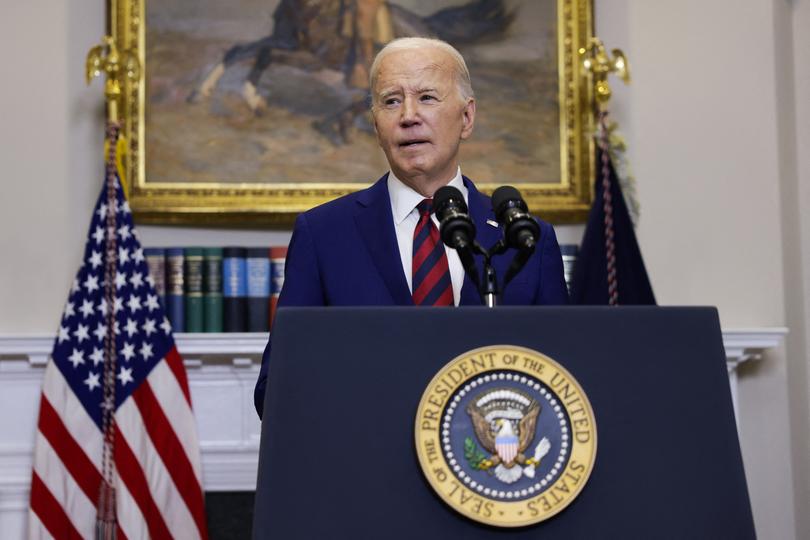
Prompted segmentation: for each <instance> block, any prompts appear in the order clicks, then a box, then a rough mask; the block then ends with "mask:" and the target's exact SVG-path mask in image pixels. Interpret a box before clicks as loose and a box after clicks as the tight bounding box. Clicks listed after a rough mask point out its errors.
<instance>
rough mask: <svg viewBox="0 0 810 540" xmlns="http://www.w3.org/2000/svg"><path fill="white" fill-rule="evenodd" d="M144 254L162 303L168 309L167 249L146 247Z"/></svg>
mask: <svg viewBox="0 0 810 540" xmlns="http://www.w3.org/2000/svg"><path fill="white" fill-rule="evenodd" d="M143 255H144V257H145V258H146V264H147V266H148V267H149V275H150V276H151V278H152V282H153V284H154V286H155V291H156V292H157V295H158V300H160V305H161V306H163V309H164V310H165V309H166V250H165V249H163V248H144V250H143Z"/></svg>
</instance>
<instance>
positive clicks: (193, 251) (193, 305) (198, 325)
mask: <svg viewBox="0 0 810 540" xmlns="http://www.w3.org/2000/svg"><path fill="white" fill-rule="evenodd" d="M183 254H184V255H185V272H184V278H185V279H184V280H183V282H184V285H185V296H186V299H185V300H186V302H185V303H186V332H202V331H203V250H202V248H193V247H192V248H185V250H184V253H183Z"/></svg>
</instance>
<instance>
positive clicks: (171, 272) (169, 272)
mask: <svg viewBox="0 0 810 540" xmlns="http://www.w3.org/2000/svg"><path fill="white" fill-rule="evenodd" d="M183 259H184V257H183V248H168V249H167V250H166V315H167V317H169V323H170V324H171V325H172V329H173V330H174V331H175V332H185V331H186V330H185V328H186V326H185V302H184V297H183V292H184V287H183Z"/></svg>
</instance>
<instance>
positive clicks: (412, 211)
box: [388, 168, 467, 305]
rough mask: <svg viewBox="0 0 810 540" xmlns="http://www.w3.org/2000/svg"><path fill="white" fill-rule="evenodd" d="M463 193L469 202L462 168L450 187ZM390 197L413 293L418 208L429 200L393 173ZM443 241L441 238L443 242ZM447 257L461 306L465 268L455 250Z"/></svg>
mask: <svg viewBox="0 0 810 540" xmlns="http://www.w3.org/2000/svg"><path fill="white" fill-rule="evenodd" d="M447 185H448V186H453V187H454V188H456V189H458V190H459V191H461V194H462V195H464V201H465V202H467V188H466V187H465V186H464V181H463V180H462V178H461V168H458V169H457V170H456V175H455V176H454V177H453V179H452V180H450V182H449V183H448V184H447ZM388 195H389V197H390V198H391V214H392V215H393V216H394V230H395V231H396V233H397V244H399V256H400V258H401V259H402V270H403V272H405V280H406V281H407V282H408V289H409V290H410V291H411V294H413V276H412V275H411V274H412V272H413V267H412V266H413V231H414V230H416V225H417V223H419V210H417V209H416V205H418V204H419V203H420V202H422V201H423V200H424V199H425V197H424V196H423V195H420V194H419V193H417V192H416V191H414V190H413V188H411V187H409V186H407V185H405V184H404V183H403V182H402V180H400V179H399V178H397V177H396V176H394V173H393V172H389V173H388ZM430 217H431V219H432V220H433V223H434V225H436V229H437V230H438V228H439V220H438V219H436V214H432V215H431V216H430ZM439 241H440V242H441V239H440V240H439ZM444 252H445V253H446V254H447V264H448V266H449V267H450V282H451V284H452V286H453V303H454V304H455V305H458V303H459V300H460V299H461V287H462V285H464V267H463V266H462V265H461V259H459V257H458V253H457V252H456V250H455V249H451V248H449V247H447V246H444Z"/></svg>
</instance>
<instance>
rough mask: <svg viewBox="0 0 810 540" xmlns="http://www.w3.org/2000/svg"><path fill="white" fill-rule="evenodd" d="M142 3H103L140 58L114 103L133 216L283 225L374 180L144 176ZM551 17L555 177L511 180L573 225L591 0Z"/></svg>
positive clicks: (583, 193)
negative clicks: (556, 143) (556, 128)
mask: <svg viewBox="0 0 810 540" xmlns="http://www.w3.org/2000/svg"><path fill="white" fill-rule="evenodd" d="M396 1H397V0H393V2H396ZM388 3H389V4H390V3H392V2H388ZM147 8H148V6H146V0H110V5H109V24H110V30H111V33H112V35H113V38H114V39H115V42H116V44H117V46H118V48H119V50H126V49H129V50H132V51H135V52H136V54H137V57H138V59H139V61H140V64H141V69H140V75H139V77H138V78H137V79H135V80H133V81H126V82H125V84H124V87H123V92H122V95H123V99H122V103H121V108H120V121H121V125H122V135H123V136H124V137H125V140H126V141H127V148H128V150H127V153H126V155H125V156H124V169H125V174H126V186H127V191H128V197H129V201H130V205H131V207H132V209H133V212H134V214H135V217H136V219H137V220H138V221H139V222H141V223H159V224H191V225H208V224H215V225H229V226H242V225H245V226H264V227H284V226H289V225H290V224H291V223H292V221H293V219H294V218H295V216H296V215H297V214H298V213H300V212H303V211H306V210H307V209H309V208H312V207H313V206H316V205H318V204H321V203H324V202H327V201H329V200H331V199H334V198H336V197H339V196H341V195H345V194H347V193H350V192H352V191H356V190H358V189H362V188H363V187H365V186H367V185H368V181H373V180H374V179H376V177H375V178H374V179H371V178H362V179H358V181H357V182H328V181H320V180H318V179H314V180H313V181H306V182H284V181H279V182H273V181H269V182H267V181H255V179H253V180H254V181H245V182H240V181H229V182H220V181H206V182H197V181H183V180H182V179H180V178H172V179H169V180H166V179H162V180H161V181H154V180H153V179H150V178H148V177H147V159H148V158H149V155H148V152H147V148H146V141H147V137H146V135H147V132H148V130H149V129H150V126H149V125H147V123H148V121H147V114H146V113H147V110H146V107H148V106H149V105H148V103H149V100H148V99H147V81H146V77H147V76H148V72H149V62H150V58H148V57H147V47H146V35H147V32H146V30H147V29H146V21H147V17H146V13H145V9H147ZM556 18H557V21H556V24H557V29H556V41H557V55H556V56H557V58H556V60H557V62H556V64H557V76H558V81H559V85H558V86H559V88H558V89H557V92H556V98H557V100H558V101H557V102H558V104H559V152H560V153H559V177H558V178H551V179H545V181H523V182H521V183H518V184H515V185H516V187H518V188H519V189H520V190H521V192H522V193H523V195H524V198H525V199H526V201H527V203H528V204H529V207H530V209H531V210H532V212H533V213H535V214H536V215H538V216H541V217H542V218H543V219H546V220H547V221H551V222H554V223H577V222H582V221H584V219H585V217H586V215H587V212H588V210H589V208H590V205H591V201H592V198H593V196H592V186H591V184H592V178H593V170H594V164H593V159H594V158H593V156H594V145H593V138H592V132H593V110H594V106H593V92H592V90H591V86H590V84H589V79H588V75H587V73H585V72H584V70H583V69H582V68H581V65H580V61H579V55H578V50H579V49H580V48H581V47H586V46H587V45H588V43H589V40H590V38H591V37H592V36H593V22H592V3H591V0H556ZM473 80H474V82H475V73H473ZM552 91H553V90H552ZM201 152H205V149H201ZM462 166H464V163H463V162H462ZM383 172H385V171H384V170H380V171H379V173H380V174H382V173H383ZM378 176H379V175H378ZM473 178H474V179H475V177H473ZM360 180H362V181H363V182H365V183H363V182H361V181H360ZM498 180H499V181H500V184H499V183H495V182H481V181H480V180H477V181H476V185H477V186H478V187H479V189H481V190H482V191H483V192H485V193H491V192H492V190H493V189H495V188H496V187H498V186H499V185H501V184H504V183H510V182H509V179H503V178H499V179H498Z"/></svg>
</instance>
